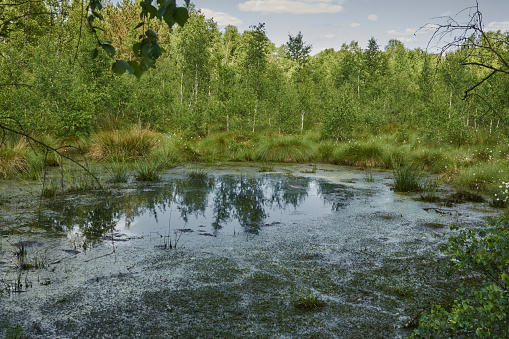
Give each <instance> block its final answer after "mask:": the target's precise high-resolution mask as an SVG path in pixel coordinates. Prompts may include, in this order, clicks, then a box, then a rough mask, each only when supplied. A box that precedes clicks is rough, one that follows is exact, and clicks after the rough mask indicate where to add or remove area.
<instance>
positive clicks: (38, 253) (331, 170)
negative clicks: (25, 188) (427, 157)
mask: <svg viewBox="0 0 509 339" xmlns="http://www.w3.org/2000/svg"><path fill="white" fill-rule="evenodd" d="M276 170H277V172H276V173H263V174H261V173H258V172H257V168H255V167H246V168H238V167H233V168H232V167H225V168H214V169H211V168H208V169H207V173H208V175H207V176H206V177H205V178H202V179H203V180H202V181H196V182H193V181H190V180H189V178H187V177H186V176H185V173H186V171H185V169H176V170H173V171H170V172H168V173H166V174H165V176H164V178H163V181H162V182H161V183H158V184H153V185H147V184H142V185H138V184H136V183H130V184H125V185H123V186H116V187H115V188H114V189H113V190H112V191H111V192H112V194H110V195H108V196H93V195H90V194H88V195H87V194H85V195H79V196H76V195H75V196H67V197H65V198H63V199H60V200H54V201H47V202H45V203H44V209H43V210H39V211H38V212H35V211H34V208H39V207H38V206H39V205H37V204H35V205H34V206H32V207H31V208H30V209H29V210H30V212H29V213H20V212H19V211H17V212H18V214H17V215H18V216H19V215H22V216H23V218H20V217H16V216H15V215H14V214H10V215H7V214H5V216H4V218H3V219H4V220H2V225H4V226H2V227H3V230H4V234H3V235H4V237H3V238H2V240H1V241H2V245H1V247H0V262H4V264H0V272H1V274H2V284H3V287H6V288H11V291H10V292H9V291H6V290H5V289H4V292H3V294H2V295H1V296H0V298H1V300H2V303H1V306H0V325H1V326H2V327H4V328H6V327H8V326H15V325H20V326H21V327H22V328H23V331H24V332H25V333H26V334H27V335H28V336H29V337H33V338H51V337H53V338H83V337H91V338H94V337H95V338H108V337H116V338H136V337H140V338H141V337H144V338H146V337H153V338H158V337H161V338H165V337H203V338H212V337H240V336H244V337H253V338H255V337H276V338H277V337H325V338H358V337H361V336H366V337H369V338H403V337H405V336H407V335H409V334H410V333H411V332H410V330H409V329H406V328H405V327H404V325H405V323H406V322H408V320H410V318H412V317H413V316H414V315H415V314H416V313H417V312H418V311H419V310H420V309H422V308H429V307H430V305H431V304H432V303H433V302H441V303H443V302H444V301H445V302H446V301H447V298H449V297H450V296H451V295H452V293H453V291H454V289H455V286H456V283H457V280H458V277H454V276H453V277H450V278H446V275H445V274H444V273H445V272H444V269H445V261H446V258H443V257H442V256H441V255H440V253H439V251H438V247H439V245H440V244H441V243H442V242H444V241H445V238H444V236H443V233H444V232H446V231H447V230H448V228H447V227H446V226H447V225H448V224H450V223H461V224H463V225H465V226H472V225H475V224H479V223H482V222H483V221H484V220H485V218H486V217H487V215H488V214H489V213H493V211H490V210H489V209H488V207H487V206H485V205H483V204H458V205H455V206H452V207H444V206H441V205H439V204H433V203H423V202H420V201H417V200H415V199H413V197H412V196H408V195H398V194H395V193H394V192H393V191H392V190H391V188H390V185H391V183H392V179H391V178H390V175H388V174H375V175H374V181H373V182H371V180H366V176H365V174H364V173H363V172H360V171H353V170H350V169H345V168H340V167H333V166H319V167H318V170H317V171H316V172H315V173H303V172H305V171H306V167H305V166H291V167H288V166H287V167H284V168H283V167H282V168H276ZM18 199H20V201H22V200H23V199H22V198H21V197H20V198H18ZM28 200H30V199H28ZM8 204H9V202H6V203H5V204H4V205H3V207H5V206H7V205H8ZM11 206H15V204H13V205H11ZM7 221H8V222H7ZM7 223H8V226H5V225H7ZM7 228H8V229H9V230H10V231H9V232H10V233H9V232H7V231H5V229H7ZM12 234H14V235H12ZM207 235H208V236H207ZM19 241H25V242H27V243H26V244H27V246H26V251H27V255H26V257H27V258H28V259H27V261H28V262H29V263H33V262H35V261H34V258H39V261H41V262H43V263H41V266H44V268H35V265H34V267H32V268H27V269H25V270H19V269H17V268H16V266H17V264H19V258H18V257H17V256H16V251H18V252H19V248H20V247H19V246H16V243H19ZM29 242H32V243H29ZM28 244H31V245H30V246H28ZM175 246H176V247H175ZM435 260H436V261H435ZM18 266H19V265H18ZM20 272H21V277H20ZM17 280H19V281H21V283H22V286H21V288H20V290H22V291H23V292H14V291H12V282H13V281H17ZM310 295H313V296H316V297H318V298H319V299H320V300H322V301H324V302H325V303H326V306H325V307H324V308H322V309H318V310H303V309H299V308H297V307H295V303H294V302H295V301H296V300H298V299H299V298H302V297H307V296H310Z"/></svg>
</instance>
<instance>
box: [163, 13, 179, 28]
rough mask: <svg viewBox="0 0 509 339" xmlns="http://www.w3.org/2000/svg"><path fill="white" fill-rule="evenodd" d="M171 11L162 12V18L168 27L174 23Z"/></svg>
mask: <svg viewBox="0 0 509 339" xmlns="http://www.w3.org/2000/svg"><path fill="white" fill-rule="evenodd" d="M172 12H173V11H166V12H164V16H163V19H164V21H165V22H166V24H167V25H168V27H169V28H171V27H172V26H173V25H174V24H175V22H176V21H175V18H173V13H172Z"/></svg>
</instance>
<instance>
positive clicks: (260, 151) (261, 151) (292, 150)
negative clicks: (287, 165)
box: [255, 136, 314, 162]
mask: <svg viewBox="0 0 509 339" xmlns="http://www.w3.org/2000/svg"><path fill="white" fill-rule="evenodd" d="M313 156H314V150H313V147H312V145H311V142H309V141H308V140H306V139H302V138H300V137H296V136H283V137H269V138H265V139H263V140H262V141H261V142H260V145H259V146H258V148H257V150H256V154H255V157H256V159H257V160H259V161H263V162H307V161H310V160H312V159H313Z"/></svg>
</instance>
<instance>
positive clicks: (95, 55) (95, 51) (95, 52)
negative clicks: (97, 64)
mask: <svg viewBox="0 0 509 339" xmlns="http://www.w3.org/2000/svg"><path fill="white" fill-rule="evenodd" d="M98 54H99V50H98V49H97V48H94V49H93V50H92V59H95V58H97V55H98Z"/></svg>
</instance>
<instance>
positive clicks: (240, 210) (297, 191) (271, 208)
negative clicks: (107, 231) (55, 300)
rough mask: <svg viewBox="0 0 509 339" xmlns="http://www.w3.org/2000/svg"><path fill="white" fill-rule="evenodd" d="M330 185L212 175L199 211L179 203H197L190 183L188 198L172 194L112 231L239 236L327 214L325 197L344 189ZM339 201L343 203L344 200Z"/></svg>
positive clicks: (328, 207) (280, 178)
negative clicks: (160, 204) (187, 231)
mask: <svg viewBox="0 0 509 339" xmlns="http://www.w3.org/2000/svg"><path fill="white" fill-rule="evenodd" d="M331 185H332V184H330V183H327V182H325V181H323V180H315V179H309V178H302V177H295V178H294V177H289V178H288V177H283V176H269V175H265V176H263V177H260V178H243V177H241V176H223V177H216V178H215V179H214V185H212V187H211V188H210V190H209V191H208V192H207V194H203V191H201V197H202V198H203V199H204V202H203V203H201V206H202V207H203V208H197V209H196V208H194V210H193V206H189V205H186V204H185V202H189V201H192V203H193V204H195V205H196V204H200V203H199V202H198V201H196V199H193V198H192V196H193V192H192V189H198V190H202V188H201V185H191V187H190V188H189V189H184V190H182V192H181V193H182V194H183V195H186V194H187V195H191V197H189V196H187V197H183V196H181V195H180V194H179V193H178V192H177V193H176V194H175V195H174V198H173V199H172V202H171V203H168V202H167V203H166V206H165V208H159V207H158V206H155V209H153V210H151V211H148V210H145V211H143V212H142V213H141V214H140V215H139V216H137V217H136V218H134V219H133V220H132V221H131V222H130V224H126V222H125V218H124V217H123V216H120V220H119V223H118V224H117V227H116V230H117V231H119V232H122V233H129V234H150V233H159V234H160V235H167V234H172V233H173V232H174V231H175V230H177V229H191V230H193V231H194V232H202V233H204V232H208V233H214V232H216V231H219V232H220V233H224V234H233V233H234V232H236V233H239V232H240V231H242V230H243V229H244V230H246V231H247V232H251V233H256V232H257V231H258V230H259V229H260V227H263V226H264V225H265V226H268V225H271V224H272V225H274V224H277V223H282V224H291V223H294V222H298V221H302V220H306V219H309V218H316V217H320V216H324V215H326V214H328V213H331V211H332V209H333V208H335V207H334V203H333V202H332V201H331V199H325V196H330V195H331V194H330V193H333V192H331V191H334V193H336V194H338V195H340V196H343V195H344V194H342V193H340V191H344V189H341V187H340V186H338V185H333V187H330V186H331ZM204 186H207V185H206V184H205V185H204ZM331 188H332V190H331ZM177 191H178V190H177ZM343 193H344V192H343ZM340 199H343V200H345V201H346V198H340ZM168 205H169V206H168ZM194 207H196V206H194ZM218 216H219V217H218ZM218 219H220V220H219V221H218Z"/></svg>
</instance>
